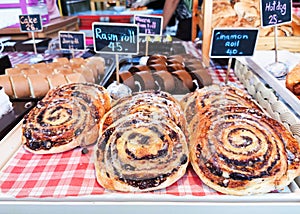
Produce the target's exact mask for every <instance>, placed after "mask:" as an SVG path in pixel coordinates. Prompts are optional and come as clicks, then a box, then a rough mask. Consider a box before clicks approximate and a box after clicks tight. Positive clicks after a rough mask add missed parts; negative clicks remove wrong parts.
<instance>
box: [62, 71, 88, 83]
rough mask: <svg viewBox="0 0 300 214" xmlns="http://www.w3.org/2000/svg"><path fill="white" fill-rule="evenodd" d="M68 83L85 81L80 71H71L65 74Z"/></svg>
mask: <svg viewBox="0 0 300 214" xmlns="http://www.w3.org/2000/svg"><path fill="white" fill-rule="evenodd" d="M65 77H66V80H67V82H68V83H85V82H87V81H86V79H85V78H84V76H83V75H82V74H80V73H72V74H66V75H65Z"/></svg>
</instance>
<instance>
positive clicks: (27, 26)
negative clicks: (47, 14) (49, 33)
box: [19, 14, 43, 32]
mask: <svg viewBox="0 0 300 214" xmlns="http://www.w3.org/2000/svg"><path fill="white" fill-rule="evenodd" d="M19 23H20V30H21V31H22V32H39V31H42V30H43V25H42V21H41V16H40V15H39V14H30V15H19Z"/></svg>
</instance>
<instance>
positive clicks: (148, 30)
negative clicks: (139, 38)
mask: <svg viewBox="0 0 300 214" xmlns="http://www.w3.org/2000/svg"><path fill="white" fill-rule="evenodd" d="M162 20H163V17H162V16H150V15H135V16H134V23H135V24H137V25H138V27H139V33H140V35H142V34H145V35H148V34H151V35H160V36H161V35H162V23H163V21H162Z"/></svg>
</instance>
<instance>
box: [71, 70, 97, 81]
mask: <svg viewBox="0 0 300 214" xmlns="http://www.w3.org/2000/svg"><path fill="white" fill-rule="evenodd" d="M73 72H77V73H80V74H82V75H83V76H84V78H85V79H86V81H87V82H90V83H95V81H96V80H95V77H94V73H93V71H92V70H91V69H89V68H88V67H85V66H81V67H80V68H76V69H73Z"/></svg>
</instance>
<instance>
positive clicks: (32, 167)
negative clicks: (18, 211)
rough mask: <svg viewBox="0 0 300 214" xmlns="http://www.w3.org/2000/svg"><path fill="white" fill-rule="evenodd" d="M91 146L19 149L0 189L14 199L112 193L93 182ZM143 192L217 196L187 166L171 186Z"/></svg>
mask: <svg viewBox="0 0 300 214" xmlns="http://www.w3.org/2000/svg"><path fill="white" fill-rule="evenodd" d="M93 148H94V147H93V146H92V147H89V150H90V151H89V153H88V154H82V153H81V150H80V149H79V148H78V149H74V150H72V151H68V152H64V153H61V154H55V155H34V154H31V153H29V152H27V151H25V150H24V149H23V148H20V149H19V150H18V151H17V152H16V154H15V156H14V157H13V158H12V159H11V160H10V161H9V163H8V164H7V165H6V167H5V168H4V169H3V170H2V171H1V172H0V189H1V192H2V193H4V194H7V195H9V196H14V197H16V198H27V197H33V198H47V197H51V198H63V197H68V196H87V195H103V194H110V193H112V192H110V191H107V190H105V189H104V188H102V187H101V186H100V185H99V184H98V183H97V181H96V178H95V170H94V156H93V155H92V153H93ZM120 194H125V193H120ZM128 194H129V193H128ZM137 194H138V193H137ZM143 194H158V195H160V194H169V195H174V196H205V195H218V193H217V192H215V191H214V190H212V189H210V188H209V187H207V186H206V185H204V184H203V183H202V182H201V180H200V179H199V178H198V177H197V175H196V174H195V173H194V171H193V170H192V169H191V167H188V170H187V173H186V174H185V175H184V176H183V177H182V178H181V179H180V180H178V181H177V182H176V183H174V184H173V185H171V186H169V187H167V188H165V189H162V190H158V191H153V192H149V193H143Z"/></svg>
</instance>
